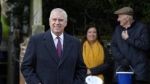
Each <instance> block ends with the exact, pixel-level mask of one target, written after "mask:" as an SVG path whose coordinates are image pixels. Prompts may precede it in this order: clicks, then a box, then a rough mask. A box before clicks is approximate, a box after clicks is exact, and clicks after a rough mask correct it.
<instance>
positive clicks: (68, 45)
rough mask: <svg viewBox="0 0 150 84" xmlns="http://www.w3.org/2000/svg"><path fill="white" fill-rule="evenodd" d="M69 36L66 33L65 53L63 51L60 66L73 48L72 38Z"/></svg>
mask: <svg viewBox="0 0 150 84" xmlns="http://www.w3.org/2000/svg"><path fill="white" fill-rule="evenodd" d="M69 37H70V36H69V35H67V34H66V33H64V43H63V53H62V56H61V59H60V62H59V65H58V67H59V66H60V65H61V64H62V63H63V62H64V61H65V59H66V58H67V56H68V54H69V52H70V50H71V48H72V44H71V39H70V38H69Z"/></svg>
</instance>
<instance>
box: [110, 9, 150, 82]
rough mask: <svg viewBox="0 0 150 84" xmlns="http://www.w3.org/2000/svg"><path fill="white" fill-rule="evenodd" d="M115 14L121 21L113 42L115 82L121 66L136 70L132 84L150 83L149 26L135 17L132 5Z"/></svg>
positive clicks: (123, 69) (122, 68)
mask: <svg viewBox="0 0 150 84" xmlns="http://www.w3.org/2000/svg"><path fill="white" fill-rule="evenodd" d="M114 14H116V15H118V19H117V21H119V22H120V24H119V25H118V26H116V28H115V31H114V34H113V37H112V42H111V52H112V55H113V57H114V63H115V64H114V82H115V84H118V83H117V82H118V79H117V76H116V70H117V69H118V68H119V66H121V68H120V70H122V71H132V69H133V70H134V74H133V78H132V84H148V82H147V81H148V59H147V57H148V50H149V49H150V39H149V33H148V28H147V26H146V25H145V24H143V23H141V22H137V21H135V20H134V19H133V15H134V11H133V9H132V8H131V7H123V8H121V9H119V10H117V11H115V12H114ZM131 68H132V69H131Z"/></svg>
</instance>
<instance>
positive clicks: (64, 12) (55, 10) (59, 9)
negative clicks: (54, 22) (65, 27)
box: [49, 8, 68, 20]
mask: <svg viewBox="0 0 150 84" xmlns="http://www.w3.org/2000/svg"><path fill="white" fill-rule="evenodd" d="M53 12H57V13H62V14H63V15H64V18H65V20H67V18H68V15H67V13H66V11H64V10H63V9H61V8H54V9H53V10H52V11H51V13H50V17H49V18H52V14H53Z"/></svg>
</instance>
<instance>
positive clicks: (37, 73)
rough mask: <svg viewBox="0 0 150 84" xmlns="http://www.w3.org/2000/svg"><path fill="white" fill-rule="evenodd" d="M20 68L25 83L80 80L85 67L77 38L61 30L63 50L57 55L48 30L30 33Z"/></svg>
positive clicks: (78, 82) (76, 83)
mask: <svg viewBox="0 0 150 84" xmlns="http://www.w3.org/2000/svg"><path fill="white" fill-rule="evenodd" d="M21 72H22V74H23V76H24V77H25V80H26V82H27V84H38V83H39V82H41V84H83V82H84V78H85V76H86V67H85V64H84V62H83V58H82V53H81V44H80V41H79V39H77V38H75V37H73V36H71V35H68V34H66V33H64V42H63V53H62V56H61V58H60V59H59V58H58V55H57V51H56V48H55V45H54V41H53V38H52V35H51V32H50V30H48V31H46V32H45V33H42V34H38V35H34V36H32V37H31V38H30V40H29V43H28V47H27V50H26V53H25V56H24V59H23V62H22V64H21Z"/></svg>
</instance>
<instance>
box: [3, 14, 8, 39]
mask: <svg viewBox="0 0 150 84" xmlns="http://www.w3.org/2000/svg"><path fill="white" fill-rule="evenodd" d="M1 21H2V28H3V29H2V38H7V37H8V35H9V32H10V26H9V25H8V24H6V18H4V17H2V18H1Z"/></svg>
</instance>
